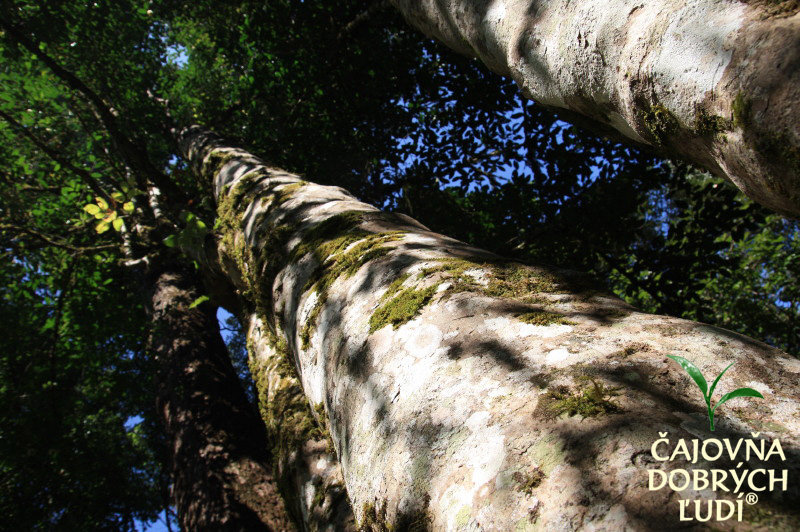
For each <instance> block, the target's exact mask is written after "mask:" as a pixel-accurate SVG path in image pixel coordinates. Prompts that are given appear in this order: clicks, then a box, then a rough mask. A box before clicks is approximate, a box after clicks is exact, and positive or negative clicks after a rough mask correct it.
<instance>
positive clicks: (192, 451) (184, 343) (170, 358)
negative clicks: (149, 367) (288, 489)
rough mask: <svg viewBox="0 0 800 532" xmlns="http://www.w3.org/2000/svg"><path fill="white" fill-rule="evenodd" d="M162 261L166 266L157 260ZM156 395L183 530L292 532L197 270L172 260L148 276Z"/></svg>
mask: <svg viewBox="0 0 800 532" xmlns="http://www.w3.org/2000/svg"><path fill="white" fill-rule="evenodd" d="M157 262H160V261H157ZM148 281H149V283H150V284H149V286H151V293H150V312H151V319H152V323H153V332H152V334H151V337H150V340H149V349H150V351H151V352H152V353H153V355H154V356H155V360H156V363H157V375H156V388H157V390H156V395H157V408H158V412H159V413H160V415H161V417H162V420H163V423H164V427H165V429H166V434H167V437H168V440H169V444H170V451H171V456H172V475H173V477H172V478H173V497H174V500H175V504H176V506H177V511H178V520H179V521H180V525H181V529H182V530H230V531H241V530H247V531H251V530H274V531H284V530H294V526H293V525H292V523H291V521H290V520H289V517H288V514H287V512H286V509H285V507H284V503H283V500H282V499H281V498H280V496H279V495H278V490H277V485H276V483H275V481H274V478H273V476H272V469H271V456H270V454H269V445H268V443H267V438H266V434H265V432H264V428H263V425H262V424H261V421H260V420H259V419H258V415H257V414H256V412H254V411H253V408H252V407H251V405H250V404H249V403H248V401H247V398H246V397H245V395H244V391H243V390H242V388H241V385H240V383H239V381H238V378H237V377H236V373H235V372H234V369H233V366H232V365H231V362H230V359H229V356H228V352H227V349H226V348H225V344H224V343H223V341H222V338H221V336H220V334H219V326H218V325H217V322H216V317H215V308H214V307H213V306H212V305H210V304H208V303H204V304H200V305H199V306H196V307H195V308H190V305H191V304H192V302H194V301H196V300H197V298H198V297H200V295H201V294H202V292H201V291H200V290H199V288H198V286H199V280H198V278H197V276H196V274H195V273H194V272H192V271H191V270H188V269H186V268H184V267H182V266H180V265H179V264H177V263H175V262H171V261H170V260H169V259H164V262H163V263H158V264H156V265H155V267H154V268H152V269H151V271H150V272H148Z"/></svg>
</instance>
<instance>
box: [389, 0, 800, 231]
mask: <svg viewBox="0 0 800 532" xmlns="http://www.w3.org/2000/svg"><path fill="white" fill-rule="evenodd" d="M392 3H393V4H394V5H395V6H396V7H397V8H398V9H399V10H400V11H401V12H402V13H403V14H404V16H405V17H406V19H407V20H408V21H409V22H410V23H411V24H412V25H414V26H416V27H417V28H419V29H420V30H422V31H423V32H425V33H426V34H427V35H429V36H432V37H434V38H436V39H438V40H439V41H441V42H443V43H444V44H445V45H446V46H448V47H450V48H452V49H453V50H455V51H457V52H459V53H462V54H465V55H469V56H474V57H477V58H479V59H480V60H481V61H483V62H484V63H485V64H486V65H487V66H488V67H489V68H490V69H492V70H494V71H495V72H497V73H499V74H502V75H504V76H509V77H511V78H513V79H514V80H515V81H516V82H517V83H518V84H519V86H520V87H521V88H522V90H523V92H524V93H525V94H526V95H527V96H528V97H530V98H532V99H534V100H536V101H537V102H538V103H541V104H543V105H545V106H549V107H551V108H554V109H556V110H566V111H568V112H570V113H576V114H577V115H581V116H584V117H588V118H589V119H590V120H592V121H594V122H596V123H598V124H602V126H605V127H608V128H612V129H613V130H616V131H617V132H619V133H621V134H622V135H624V136H625V137H627V138H628V139H631V140H633V141H635V142H637V143H641V144H646V145H651V146H656V147H659V148H660V149H662V150H663V151H664V152H666V153H667V154H674V155H676V156H678V157H681V158H684V159H686V160H688V161H690V162H693V163H696V164H699V165H701V166H703V167H705V168H707V169H708V170H710V171H711V172H713V173H715V174H717V175H720V176H723V177H727V178H728V179H730V180H731V181H732V182H733V183H735V184H736V185H737V186H738V187H739V188H740V189H741V190H742V191H744V193H745V194H747V195H748V196H750V197H751V198H753V199H754V200H756V201H758V202H759V203H761V204H763V205H765V206H767V207H769V208H771V209H774V210H776V211H778V212H781V213H784V214H788V215H791V216H794V217H798V216H800V16H799V15H798V14H797V3H796V2H792V1H776V2H768V1H763V2H761V1H751V2H746V3H743V2H737V1H727V0H688V1H674V0H657V1H649V2H641V1H638V0H612V1H598V0H582V1H571V0H480V1H473V0H470V1H467V0H392Z"/></svg>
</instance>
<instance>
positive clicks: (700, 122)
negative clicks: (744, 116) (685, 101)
mask: <svg viewBox="0 0 800 532" xmlns="http://www.w3.org/2000/svg"><path fill="white" fill-rule="evenodd" d="M732 125H733V124H732V123H731V121H730V120H728V119H727V118H723V117H721V116H718V115H713V114H711V113H709V112H708V111H706V110H705V109H698V110H697V112H695V114H694V131H695V133H697V134H698V135H701V136H704V137H717V136H719V137H722V136H723V135H722V134H723V133H724V132H725V131H728V130H730V129H731V126H732Z"/></svg>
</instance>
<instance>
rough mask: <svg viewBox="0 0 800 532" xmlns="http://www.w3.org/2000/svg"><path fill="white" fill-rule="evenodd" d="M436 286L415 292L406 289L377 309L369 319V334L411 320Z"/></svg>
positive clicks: (412, 289)
mask: <svg viewBox="0 0 800 532" xmlns="http://www.w3.org/2000/svg"><path fill="white" fill-rule="evenodd" d="M437 286H438V285H434V286H429V287H428V288H423V289H420V290H417V289H415V288H413V287H411V288H406V289H405V290H403V291H401V292H400V293H398V294H397V295H396V296H395V297H393V298H391V299H389V300H388V301H387V302H386V303H384V304H383V305H381V306H380V307H378V308H377V309H376V310H375V312H373V313H372V316H370V318H369V332H370V333H373V332H375V331H377V330H379V329H382V328H383V327H385V326H386V325H389V324H391V325H392V327H393V328H395V329H396V328H397V327H399V326H400V325H402V324H404V323H406V322H408V321H410V320H411V319H413V318H414V317H415V316H416V315H417V314H419V311H420V310H421V309H422V308H423V307H424V306H425V305H427V304H428V302H429V301H430V300H431V298H432V297H433V295H434V294H435V293H436V288H437Z"/></svg>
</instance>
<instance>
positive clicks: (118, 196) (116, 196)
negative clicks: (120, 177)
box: [111, 192, 125, 201]
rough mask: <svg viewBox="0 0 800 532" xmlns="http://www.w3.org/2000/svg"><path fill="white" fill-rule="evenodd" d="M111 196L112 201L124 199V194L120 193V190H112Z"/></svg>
mask: <svg viewBox="0 0 800 532" xmlns="http://www.w3.org/2000/svg"><path fill="white" fill-rule="evenodd" d="M111 197H112V198H114V201H122V200H124V199H125V196H123V195H122V192H112V193H111Z"/></svg>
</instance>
